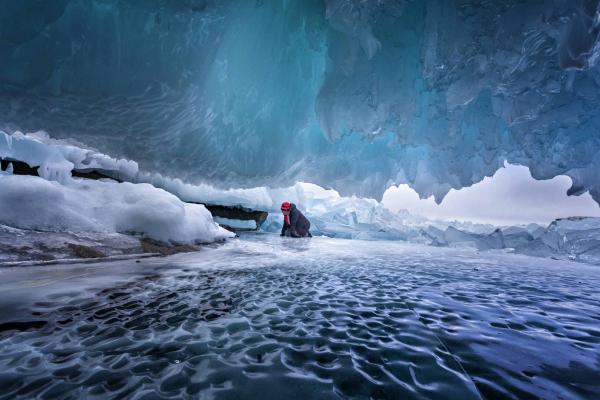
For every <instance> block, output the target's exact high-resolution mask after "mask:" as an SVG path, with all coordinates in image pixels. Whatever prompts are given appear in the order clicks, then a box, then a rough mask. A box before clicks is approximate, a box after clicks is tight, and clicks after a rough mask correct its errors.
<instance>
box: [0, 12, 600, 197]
mask: <svg viewBox="0 0 600 400" xmlns="http://www.w3.org/2000/svg"><path fill="white" fill-rule="evenodd" d="M0 10H1V11H0V62H1V63H2V67H1V68H0V128H2V129H5V130H8V131H14V130H16V129H19V130H24V131H33V130H45V131H47V132H48V133H49V134H50V135H51V136H53V137H57V138H74V139H76V140H78V141H80V142H82V143H84V144H86V145H89V146H92V147H94V148H97V149H99V150H101V151H103V152H106V153H109V154H111V155H114V156H120V157H126V158H129V159H133V160H136V161H138V162H139V163H140V166H141V168H142V169H144V170H147V171H160V172H161V173H163V174H165V175H170V176H173V177H180V178H182V179H184V180H186V181H189V182H192V183H193V182H210V183H213V184H215V185H218V186H225V187H233V186H236V187H248V186H257V185H269V186H278V185H283V186H286V185H287V186H289V185H290V184H291V183H293V182H294V181H296V180H303V181H308V182H313V183H317V184H320V185H323V186H328V187H334V188H336V189H338V190H339V191H340V192H341V193H343V194H352V193H355V194H360V195H371V196H375V197H378V196H380V195H381V194H382V193H383V191H384V190H385V189H386V188H387V187H388V186H389V185H390V184H392V183H395V184H399V183H409V184H410V185H411V186H412V187H413V188H415V189H416V190H417V191H418V192H419V193H420V194H421V195H423V196H428V195H430V194H434V195H435V196H436V198H437V199H438V200H439V199H441V198H442V197H443V195H444V194H445V193H446V192H447V191H448V190H449V189H450V188H460V187H464V186H468V185H471V184H472V183H474V182H478V181H480V180H481V179H482V178H483V177H484V176H489V175H492V174H493V173H494V172H495V171H496V170H497V169H498V168H499V167H500V166H501V165H502V164H503V161H504V160H505V159H506V160H508V161H509V162H511V163H517V164H523V165H527V166H529V168H530V169H531V172H532V174H533V176H534V177H535V178H537V179H546V178H551V177H554V176H556V175H559V174H566V175H569V176H570V177H572V178H573V182H574V184H573V187H572V188H571V189H570V194H580V193H583V192H584V191H586V190H589V191H590V192H591V194H592V195H593V196H594V198H595V199H596V200H597V201H600V174H598V171H599V167H600V132H599V128H600V90H599V88H600V72H599V69H598V66H597V64H598V58H599V57H600V43H599V42H598V32H599V29H600V14H599V13H598V1H589V0H520V1H517V0H513V1H506V0H487V1H486V0H413V1H409V0H362V1H361V0H354V1H352V0H238V1H233V0H231V1H225V0H53V1H44V0H21V1H13V0H0Z"/></svg>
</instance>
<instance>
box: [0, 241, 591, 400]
mask: <svg viewBox="0 0 600 400" xmlns="http://www.w3.org/2000/svg"><path fill="white" fill-rule="evenodd" d="M481 257H483V256H481V255H478V254H477V253H475V252H473V251H471V250H450V249H432V248H428V247H415V246H407V245H405V244H394V243H373V242H362V241H346V240H336V239H325V238H315V239H314V240H312V241H304V240H300V241H290V240H288V239H279V238H275V237H271V236H270V235H260V236H256V237H248V238H243V239H242V240H239V241H234V242H233V243H228V244H226V245H225V246H223V247H221V248H219V249H213V250H207V251H205V252H201V253H197V254H193V255H181V256H177V257H173V258H170V259H167V260H165V259H161V260H150V261H143V262H142V263H141V264H137V265H138V266H139V268H138V269H137V270H135V269H134V267H133V266H132V265H134V263H132V262H128V263H129V264H128V263H123V264H122V265H117V266H115V265H114V264H113V266H112V267H108V266H106V267H105V269H104V271H105V272H102V273H103V274H109V273H110V271H115V268H116V269H119V270H123V271H124V270H131V271H139V270H143V271H144V273H143V274H138V273H137V272H136V273H134V274H133V275H123V274H121V275H119V274H115V276H110V277H109V278H106V277H105V279H98V278H97V274H99V273H100V272H98V271H99V270H102V268H97V269H95V270H94V269H93V267H86V268H91V269H92V270H94V271H96V272H95V273H94V274H91V275H90V276H88V278H85V277H84V278H79V279H77V280H74V279H63V280H62V281H61V280H60V279H59V280H56V281H55V283H52V284H49V285H46V286H41V287H39V288H38V289H36V291H37V297H36V298H35V299H34V300H31V304H30V305H24V307H26V308H27V309H28V311H29V315H23V313H19V318H20V319H19V318H17V317H14V316H13V317H11V318H9V319H10V320H7V319H6V318H7V317H6V315H8V314H6V313H4V312H2V314H3V315H4V316H3V317H2V321H1V324H0V328H1V329H0V393H1V395H0V398H1V399H13V398H19V397H20V398H33V397H39V398H64V399H71V398H72V399H76V398H135V399H141V398H144V399H153V398H219V399H232V398H261V399H269V398H273V399H282V398H298V399H306V398H319V399H326V398H377V399H380V398H381V399H385V398H390V399H392V398H394V399H397V398H443V399H448V398H461V399H468V398H597V397H598V396H600V383H599V381H598V376H599V372H600V295H599V294H598V290H597V288H598V287H599V284H600V270H599V269H598V268H597V267H590V266H587V265H585V264H576V263H566V262H558V261H548V260H539V259H531V258H528V257H524V256H510V255H502V254H498V255H493V254H486V255H485V258H481ZM103 267H104V266H103ZM69 268H73V267H69ZM107 268H112V269H107ZM67 271H73V269H70V270H67ZM7 274H8V275H7ZM59 275H60V274H59ZM67 275H68V274H63V275H61V276H63V277H64V276H67ZM43 276H44V273H43V272H41V273H40V275H39V276H37V279H42V280H43ZM3 280H4V282H5V284H6V283H7V282H8V283H10V274H9V273H8V272H4V273H3ZM90 281H93V282H90ZM102 282H104V283H102ZM106 282H108V283H106ZM84 283H85V284H84ZM86 285H87V286H86ZM90 285H91V286H90ZM17 286H18V285H14V287H15V289H12V290H4V291H3V292H4V295H2V296H1V297H0V301H2V302H3V303H4V305H2V304H0V311H1V310H4V309H5V308H6V307H7V304H8V300H7V298H9V297H10V298H12V299H13V300H15V298H18V297H19V296H20V292H19V290H21V291H23V292H25V291H26V290H28V289H23V288H21V289H19V288H16V287H17ZM50 289H52V290H50ZM29 290H31V289H29ZM25 303H26V301H25Z"/></svg>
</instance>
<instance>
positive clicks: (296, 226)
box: [281, 201, 312, 237]
mask: <svg viewBox="0 0 600 400" xmlns="http://www.w3.org/2000/svg"><path fill="white" fill-rule="evenodd" d="M281 212H282V214H283V228H281V236H291V237H312V235H311V234H310V221H309V220H308V219H307V218H306V217H305V216H304V214H302V213H301V212H300V210H298V209H297V208H296V205H295V204H293V203H290V202H287V201H285V202H283V203H282V204H281Z"/></svg>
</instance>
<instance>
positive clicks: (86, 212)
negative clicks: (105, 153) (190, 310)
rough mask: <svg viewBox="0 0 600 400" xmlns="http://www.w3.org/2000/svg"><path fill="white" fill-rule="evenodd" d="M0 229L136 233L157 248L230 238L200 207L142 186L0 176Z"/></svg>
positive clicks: (153, 188)
mask: <svg viewBox="0 0 600 400" xmlns="http://www.w3.org/2000/svg"><path fill="white" fill-rule="evenodd" d="M0 187H1V188H2V190H0V224H4V225H8V226H11V227H16V228H21V229H34V230H43V231H51V232H64V231H70V232H78V231H82V232H104V233H106V232H121V233H139V234H141V235H143V236H144V237H148V238H151V239H155V240H160V241H163V242H172V243H193V242H212V241H215V240H221V239H225V238H227V237H232V236H233V235H232V234H231V233H230V232H228V231H226V230H224V229H222V228H220V227H219V226H218V225H217V224H215V223H214V221H213V219H212V216H211V214H210V213H209V212H208V210H207V209H206V208H205V207H204V206H202V205H200V204H187V203H183V202H182V201H181V200H179V199H178V198H177V197H175V196H174V195H172V194H170V193H168V192H166V191H164V190H161V189H157V188H155V187H153V186H151V185H148V184H133V183H127V182H124V183H117V182H113V181H108V180H106V181H89V180H79V179H73V180H71V181H70V182H68V183H59V182H55V181H48V180H45V179H43V178H40V177H34V176H16V175H0Z"/></svg>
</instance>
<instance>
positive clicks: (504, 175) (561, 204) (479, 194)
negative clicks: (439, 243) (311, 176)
mask: <svg viewBox="0 0 600 400" xmlns="http://www.w3.org/2000/svg"><path fill="white" fill-rule="evenodd" d="M570 186H571V179H570V178H569V177H567V176H557V177H555V178H553V179H550V180H546V181H537V180H535V179H533V178H532V177H531V174H530V173H529V168H527V167H524V166H519V165H510V164H506V166H505V168H501V169H499V170H498V171H497V172H496V174H495V175H494V176H493V177H491V178H485V179H484V180H483V181H481V182H479V183H477V184H475V185H473V186H470V187H468V188H463V189H461V190H451V191H450V193H448V195H447V196H446V197H445V198H444V200H443V201H442V203H441V204H440V205H437V204H435V202H434V201H433V198H432V197H430V198H428V199H424V200H421V199H419V196H418V195H417V193H416V192H415V191H414V190H412V189H411V188H409V187H408V186H407V185H400V186H393V187H391V188H389V189H388V190H387V191H386V192H385V194H384V196H383V204H384V205H385V206H386V207H388V208H390V209H392V210H399V209H406V210H408V211H410V212H411V213H413V214H419V215H423V216H425V217H428V218H434V219H446V220H448V219H458V220H468V221H475V222H487V223H493V224H499V225H508V224H521V223H529V222H537V223H548V222H550V221H552V220H554V219H556V218H562V217H570V216H600V207H598V204H596V202H594V200H592V198H591V196H590V195H589V194H588V193H585V194H583V195H581V196H578V197H575V196H571V197H569V196H567V194H566V192H567V189H568V188H569V187H570Z"/></svg>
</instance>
